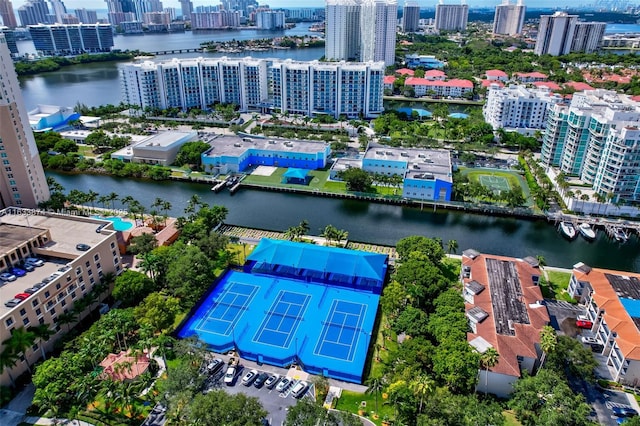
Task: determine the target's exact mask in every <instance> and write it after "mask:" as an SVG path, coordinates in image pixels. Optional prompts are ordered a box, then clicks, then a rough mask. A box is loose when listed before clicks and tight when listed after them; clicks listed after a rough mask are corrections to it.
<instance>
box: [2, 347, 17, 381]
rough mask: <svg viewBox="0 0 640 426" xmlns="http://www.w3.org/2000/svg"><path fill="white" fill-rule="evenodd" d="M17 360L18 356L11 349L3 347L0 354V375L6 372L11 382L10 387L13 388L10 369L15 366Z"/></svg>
mask: <svg viewBox="0 0 640 426" xmlns="http://www.w3.org/2000/svg"><path fill="white" fill-rule="evenodd" d="M18 358H19V357H18V355H17V354H16V353H15V352H13V351H12V350H11V348H7V347H5V348H4V349H3V350H2V352H0V374H2V373H4V372H5V371H6V372H7V375H8V376H9V380H10V381H11V387H14V388H15V387H16V383H15V380H14V378H13V376H12V375H11V369H12V368H13V367H14V366H15V365H16V362H17V361H18Z"/></svg>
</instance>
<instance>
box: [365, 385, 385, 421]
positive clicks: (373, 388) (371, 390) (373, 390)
mask: <svg viewBox="0 0 640 426" xmlns="http://www.w3.org/2000/svg"><path fill="white" fill-rule="evenodd" d="M365 384H366V385H367V390H366V391H365V393H367V394H373V395H374V396H375V400H376V413H377V412H378V394H380V392H381V391H382V390H383V389H384V387H385V384H386V383H385V381H384V377H378V376H372V377H370V378H369V379H368V380H367V381H366V383H365Z"/></svg>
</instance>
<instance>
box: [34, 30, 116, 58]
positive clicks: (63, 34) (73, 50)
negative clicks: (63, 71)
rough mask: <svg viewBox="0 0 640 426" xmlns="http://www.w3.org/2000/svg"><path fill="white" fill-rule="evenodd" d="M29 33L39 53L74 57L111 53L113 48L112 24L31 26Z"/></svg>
mask: <svg viewBox="0 0 640 426" xmlns="http://www.w3.org/2000/svg"><path fill="white" fill-rule="evenodd" d="M29 33H30V34H31V38H32V39H33V45H34V46H35V48H36V50H37V51H38V52H42V53H43V54H45V55H73V54H79V53H86V52H91V53H94V52H109V51H111V48H112V47H113V28H112V26H111V24H76V25H62V24H56V25H42V24H40V25H31V26H29Z"/></svg>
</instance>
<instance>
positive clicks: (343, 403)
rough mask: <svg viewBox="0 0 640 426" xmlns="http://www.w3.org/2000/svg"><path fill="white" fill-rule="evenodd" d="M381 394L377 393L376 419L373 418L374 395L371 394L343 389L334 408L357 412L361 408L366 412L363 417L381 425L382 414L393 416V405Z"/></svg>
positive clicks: (374, 407)
mask: <svg viewBox="0 0 640 426" xmlns="http://www.w3.org/2000/svg"><path fill="white" fill-rule="evenodd" d="M382 396H383V395H382V393H381V394H380V395H378V419H374V418H373V413H374V412H375V410H376V396H375V395H373V394H366V393H359V392H353V391H348V390H343V391H342V396H340V399H339V400H338V403H337V404H336V409H338V410H342V411H348V412H350V413H354V414H358V411H359V410H360V409H361V408H362V409H363V410H364V411H365V413H366V414H365V417H367V418H368V419H369V420H371V421H372V422H374V423H375V424H377V425H381V424H382V419H383V418H384V416H389V417H393V415H394V414H395V412H394V409H393V405H390V404H388V403H386V402H387V401H386V400H385V399H383V398H382ZM363 402H364V403H365V404H363Z"/></svg>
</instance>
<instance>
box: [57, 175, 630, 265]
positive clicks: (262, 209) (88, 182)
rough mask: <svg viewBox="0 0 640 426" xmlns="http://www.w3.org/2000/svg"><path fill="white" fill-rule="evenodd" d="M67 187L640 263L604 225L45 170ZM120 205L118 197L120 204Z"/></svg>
mask: <svg viewBox="0 0 640 426" xmlns="http://www.w3.org/2000/svg"><path fill="white" fill-rule="evenodd" d="M47 174H48V175H49V176H53V177H54V178H55V179H56V180H57V181H58V182H60V183H61V184H62V185H63V186H64V187H65V188H66V190H67V191H69V190H71V189H79V190H81V191H85V192H86V191H89V190H91V189H92V190H94V191H96V192H99V193H101V194H107V193H109V192H112V191H113V192H116V193H118V194H122V195H124V194H126V195H131V196H132V197H134V198H135V199H137V200H139V201H140V202H141V203H142V204H143V205H145V206H146V207H147V208H149V206H150V205H151V204H152V203H153V200H154V199H155V198H156V197H158V196H160V197H162V198H163V199H165V200H167V201H169V202H171V204H172V206H173V208H172V210H171V212H170V213H171V214H172V215H181V214H183V209H184V206H185V205H186V203H187V202H188V200H189V198H190V197H191V196H192V195H193V194H198V195H199V196H200V197H201V198H202V199H203V200H204V201H206V202H207V203H209V204H212V205H213V204H216V205H224V206H226V207H227V208H228V209H229V215H228V217H227V222H228V223H232V224H236V225H241V226H248V227H255V228H261V229H268V230H276V231H283V230H285V229H287V228H288V227H290V226H294V225H297V224H298V223H299V222H300V221H301V220H303V219H306V220H308V221H309V224H310V226H311V233H312V234H319V233H320V229H321V228H324V227H325V226H326V225H328V224H331V225H333V226H335V227H337V228H340V229H344V230H346V231H348V232H349V238H350V239H352V240H355V241H362V242H369V243H378V244H387V245H394V244H395V243H396V242H397V241H398V240H399V239H401V238H403V237H406V236H410V235H424V236H428V237H440V238H442V240H443V241H444V242H445V243H446V242H447V241H448V240H452V239H453V240H457V241H458V244H459V247H460V251H462V250H464V249H467V248H474V249H476V250H479V251H483V252H487V253H493V254H499V255H506V256H516V257H524V256H537V255H543V256H544V257H545V259H546V261H547V263H548V264H549V265H553V266H560V267H565V268H570V267H571V266H572V265H573V264H575V263H577V262H580V261H582V262H585V263H587V264H589V265H591V266H598V267H606V268H611V269H620V270H623V271H640V252H639V251H638V247H639V245H640V242H639V241H638V238H637V236H635V235H634V236H632V237H631V239H630V240H629V242H628V243H626V244H618V243H616V242H614V241H612V240H610V239H609V238H607V236H606V235H605V234H604V232H602V231H599V233H598V238H597V240H596V241H595V242H593V243H588V242H587V241H585V240H584V239H582V238H580V237H579V238H578V239H576V240H574V241H571V242H569V241H567V240H565V239H564V238H562V237H561V236H560V234H559V233H558V232H557V230H556V229H555V228H554V227H553V225H551V224H549V223H547V222H545V221H542V220H539V221H528V220H519V219H512V218H500V217H491V216H485V215H480V214H472V213H461V212H451V211H436V212H434V211H432V210H430V209H426V208H425V209H424V210H421V209H420V208H409V207H400V206H391V205H383V204H373V203H368V202H363V201H353V200H340V199H333V198H331V199H329V198H320V197H314V196H311V195H309V196H306V195H296V194H288V193H279V192H266V191H254V190H246V189H242V190H240V191H239V192H237V193H236V194H235V195H233V196H232V195H230V194H229V193H228V192H227V191H223V192H221V193H218V194H215V193H214V192H213V191H211V187H210V186H209V185H206V184H195V183H184V182H145V181H139V180H131V179H123V178H114V177H108V176H93V175H67V174H60V173H53V172H48V173H47ZM116 206H117V205H116Z"/></svg>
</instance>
